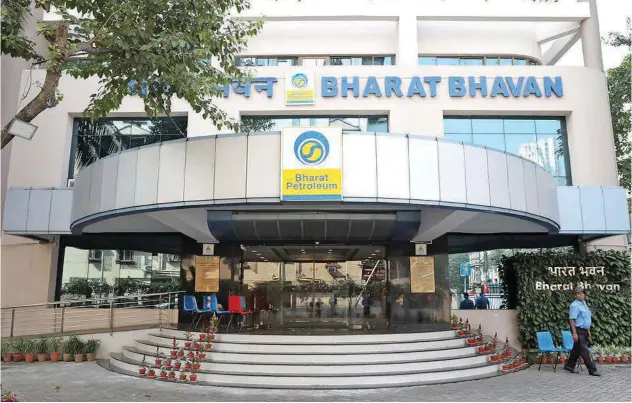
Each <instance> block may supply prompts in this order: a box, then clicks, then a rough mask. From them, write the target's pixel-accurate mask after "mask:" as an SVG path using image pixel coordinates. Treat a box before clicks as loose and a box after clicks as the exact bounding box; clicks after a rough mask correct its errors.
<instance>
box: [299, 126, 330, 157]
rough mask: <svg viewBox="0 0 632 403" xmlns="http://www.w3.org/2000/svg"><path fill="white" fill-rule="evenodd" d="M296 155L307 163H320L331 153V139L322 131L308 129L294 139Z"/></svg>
mask: <svg viewBox="0 0 632 403" xmlns="http://www.w3.org/2000/svg"><path fill="white" fill-rule="evenodd" d="M294 155H296V158H297V159H298V160H299V161H301V163H303V164H305V165H318V164H320V163H322V162H323V161H325V159H326V158H327V155H329V141H327V137H325V136H324V135H323V134H322V133H320V132H317V131H313V130H310V131H307V132H305V133H303V134H301V135H300V136H298V137H297V138H296V141H294Z"/></svg>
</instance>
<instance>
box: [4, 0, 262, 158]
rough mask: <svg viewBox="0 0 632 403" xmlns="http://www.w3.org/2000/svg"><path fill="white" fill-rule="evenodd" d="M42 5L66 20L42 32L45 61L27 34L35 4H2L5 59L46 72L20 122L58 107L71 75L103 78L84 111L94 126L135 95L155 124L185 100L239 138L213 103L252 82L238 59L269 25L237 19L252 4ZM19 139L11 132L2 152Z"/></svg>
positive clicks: (115, 0) (47, 0) (42, 1)
mask: <svg viewBox="0 0 632 403" xmlns="http://www.w3.org/2000/svg"><path fill="white" fill-rule="evenodd" d="M36 5H37V7H40V8H42V9H44V10H46V11H51V10H53V11H54V12H55V13H56V14H57V15H59V16H60V20H59V21H57V22H54V23H46V24H40V25H39V28H38V33H39V35H42V36H43V37H44V38H45V39H46V41H47V42H48V44H49V46H48V52H47V54H46V55H37V54H36V53H35V48H34V44H33V42H31V41H29V40H28V39H27V38H26V37H24V35H23V33H21V32H20V28H19V27H20V26H22V24H23V22H24V19H25V16H26V15H28V13H29V8H28V7H29V1H28V0H3V4H2V53H3V54H10V55H12V56H15V57H22V58H24V59H34V60H38V61H42V63H45V65H46V78H45V80H44V83H43V84H42V85H41V86H40V92H39V93H38V94H37V95H36V96H35V98H34V99H33V100H31V102H29V103H28V104H27V105H25V106H24V107H23V108H22V109H21V110H20V111H18V113H17V115H16V118H18V119H20V120H23V121H26V122H30V121H31V120H32V119H34V118H35V117H36V116H37V115H39V114H40V113H41V112H43V111H44V110H46V109H47V108H50V107H54V106H55V105H57V103H59V102H60V101H61V94H59V92H58V86H59V79H60V77H61V76H62V75H63V74H68V75H70V76H72V77H74V78H89V77H95V76H96V77H98V79H99V90H98V91H97V92H96V93H95V94H92V95H91V97H90V103H89V105H88V107H87V108H86V110H85V111H84V115H85V116H86V117H89V118H91V119H98V118H102V117H105V116H107V114H108V113H109V112H110V111H112V110H116V109H117V108H118V107H119V106H120V105H121V102H122V100H123V98H124V97H125V96H128V95H137V96H139V97H141V98H142V100H143V102H144V105H145V112H146V114H147V115H148V116H157V115H168V114H169V113H170V112H171V105H172V100H174V99H176V98H180V99H183V100H186V101H187V102H188V103H189V104H190V105H191V107H192V108H193V110H194V111H195V112H196V113H201V114H202V116H203V117H204V118H205V119H210V120H211V121H213V123H215V124H216V125H217V126H218V127H219V128H220V129H221V127H222V126H228V127H230V128H232V129H234V130H238V128H239V125H238V122H236V121H234V120H232V119H230V118H229V117H228V116H227V114H226V113H225V112H223V111H222V110H220V109H219V108H218V107H217V106H216V104H215V103H214V101H213V99H214V98H215V97H218V96H221V95H222V91H221V86H223V85H226V84H229V83H232V82H233V81H235V80H245V79H247V76H246V75H245V74H244V72H242V71H241V70H240V69H238V68H237V66H236V65H235V58H234V56H235V55H236V54H238V53H240V52H241V51H243V49H244V48H245V45H246V41H247V39H248V38H249V37H251V36H253V35H255V34H256V33H257V32H258V31H259V30H260V29H261V26H262V24H263V21H262V20H256V21H248V20H241V19H235V18H230V15H231V13H233V12H241V11H243V10H245V9H247V8H248V7H250V2H249V0H126V1H120V0H91V1H88V0H37V3H36ZM11 138H12V136H10V135H9V134H8V133H7V130H6V127H5V128H3V130H2V147H4V146H5V145H6V144H7V143H8V142H9V141H10V140H11Z"/></svg>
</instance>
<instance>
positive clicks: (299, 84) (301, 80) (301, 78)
mask: <svg viewBox="0 0 632 403" xmlns="http://www.w3.org/2000/svg"><path fill="white" fill-rule="evenodd" d="M307 82H308V80H307V76H306V75H305V74H303V73H296V74H294V75H293V76H292V86H293V87H294V88H305V87H307Z"/></svg>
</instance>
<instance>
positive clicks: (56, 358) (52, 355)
mask: <svg viewBox="0 0 632 403" xmlns="http://www.w3.org/2000/svg"><path fill="white" fill-rule="evenodd" d="M60 355H61V354H59V353H50V360H51V361H52V362H57V361H59V356H60Z"/></svg>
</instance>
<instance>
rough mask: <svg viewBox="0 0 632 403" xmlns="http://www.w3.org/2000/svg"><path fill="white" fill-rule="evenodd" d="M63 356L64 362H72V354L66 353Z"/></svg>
mask: <svg viewBox="0 0 632 403" xmlns="http://www.w3.org/2000/svg"><path fill="white" fill-rule="evenodd" d="M62 358H63V359H64V362H70V361H72V354H66V353H64V355H63V357H62Z"/></svg>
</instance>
